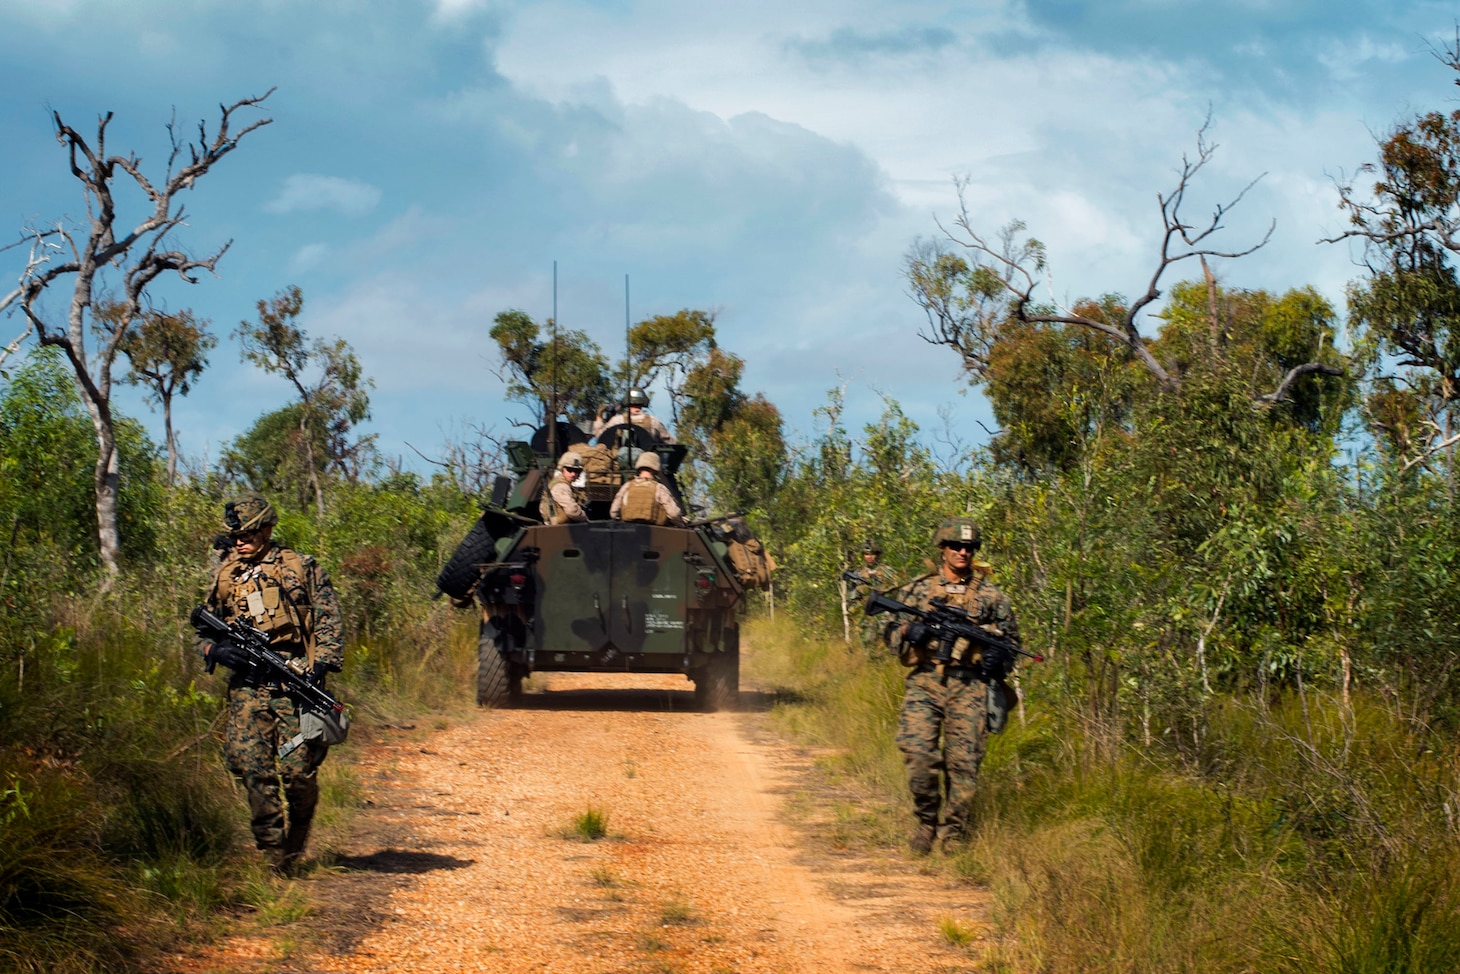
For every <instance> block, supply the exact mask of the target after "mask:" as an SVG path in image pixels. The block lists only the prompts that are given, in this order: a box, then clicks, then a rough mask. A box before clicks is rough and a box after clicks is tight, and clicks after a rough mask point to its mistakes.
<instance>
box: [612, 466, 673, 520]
mask: <svg viewBox="0 0 1460 974" xmlns="http://www.w3.org/2000/svg"><path fill="white" fill-rule="evenodd" d="M634 469H635V476H634V478H633V479H632V480H629V481H627V482H626V483H625V484H624V485H623V486H622V487H620V488H619V489H618V493H617V494H615V495H614V498H613V504H612V506H610V507H609V509H608V516H609V517H611V518H613V519H614V520H616V521H636V522H639V523H642V524H674V525H680V526H682V525H683V524H684V512H683V511H681V510H680V507H679V503H678V502H677V501H676V500H675V499H674V495H673V494H672V493H670V491H669V488H668V487H666V486H665V485H664V484H663V482H662V481H660V480H659V469H660V462H659V454H657V453H651V452H649V451H648V450H645V451H644V452H643V453H640V454H639V458H638V460H637V461H635V464H634Z"/></svg>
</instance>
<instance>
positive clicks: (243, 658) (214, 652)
mask: <svg viewBox="0 0 1460 974" xmlns="http://www.w3.org/2000/svg"><path fill="white" fill-rule="evenodd" d="M203 662H205V663H207V664H208V665H209V666H226V667H228V668H229V669H230V670H241V669H243V668H245V667H247V666H248V665H249V659H248V654H247V653H245V652H244V651H243V650H242V649H240V648H239V647H238V646H237V644H235V643H231V642H228V641H227V640H224V641H223V642H217V643H208V645H207V646H205V647H204V649H203Z"/></svg>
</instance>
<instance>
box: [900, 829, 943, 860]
mask: <svg viewBox="0 0 1460 974" xmlns="http://www.w3.org/2000/svg"><path fill="white" fill-rule="evenodd" d="M937 835H938V830H937V828H935V827H934V826H933V824H932V823H930V822H923V823H922V824H921V825H919V826H918V830H917V831H916V832H914V833H913V834H912V838H911V839H908V840H907V847H908V849H909V850H910V851H911V852H912V854H913V855H915V856H926V855H927V854H928V853H930V852H932V851H933V839H935V838H936V837H937Z"/></svg>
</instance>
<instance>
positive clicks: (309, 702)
mask: <svg viewBox="0 0 1460 974" xmlns="http://www.w3.org/2000/svg"><path fill="white" fill-rule="evenodd" d="M191 622H192V624H193V628H194V629H196V630H197V631H198V635H199V636H202V637H203V638H205V639H213V640H215V641H219V642H221V641H223V640H225V639H226V640H228V641H229V642H231V643H233V644H234V645H235V646H237V647H239V648H240V649H242V650H243V652H244V654H245V655H246V656H248V658H249V662H250V663H252V664H253V665H254V666H255V667H256V668H258V669H262V670H263V671H264V673H265V674H266V675H267V676H268V678H270V679H273V680H277V681H278V682H279V683H280V684H281V685H282V686H283V687H284V689H285V691H286V692H287V693H289V695H290V696H292V697H294V698H295V699H296V700H298V701H299V704H300V706H302V707H304V708H305V709H306V710H313V711H314V712H316V713H323V714H328V713H336V714H338V713H343V712H344V709H345V705H344V704H343V703H340V701H338V700H336V699H335V698H334V697H333V696H331V695H330V693H329V691H328V690H326V689H325V688H324V687H322V686H319V685H317V684H315V683H313V682H311V681H310V680H309V679H308V678H307V677H305V676H304V675H303V674H301V673H299V672H298V671H296V670H294V669H293V668H291V667H290V666H289V664H288V663H287V662H285V661H284V657H282V656H280V655H279V654H278V653H276V652H274V651H273V650H272V649H270V648H269V638H268V636H266V635H264V634H263V633H262V632H260V631H259V630H257V629H255V628H253V627H252V626H246V625H244V624H243V623H237V624H234V625H229V624H228V623H226V622H224V621H223V620H222V619H220V618H218V617H217V616H215V615H214V614H213V613H211V612H209V611H208V610H207V609H206V608H205V607H203V606H201V605H200V606H198V607H197V608H195V609H193V614H192V617H191Z"/></svg>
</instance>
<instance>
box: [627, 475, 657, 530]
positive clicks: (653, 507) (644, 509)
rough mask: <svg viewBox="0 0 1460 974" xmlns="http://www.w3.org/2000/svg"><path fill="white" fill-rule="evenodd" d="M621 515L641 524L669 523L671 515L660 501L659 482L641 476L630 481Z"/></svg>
mask: <svg viewBox="0 0 1460 974" xmlns="http://www.w3.org/2000/svg"><path fill="white" fill-rule="evenodd" d="M625 491H626V492H625V494H624V503H623V506H622V507H620V508H619V517H621V518H622V519H623V520H625V521H634V522H637V523H640V524H668V523H669V515H667V514H665V513H664V505H663V504H661V503H659V482H658V481H657V480H649V479H647V478H644V477H639V478H636V479H634V480H631V481H629V485H628V487H626V488H625Z"/></svg>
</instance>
